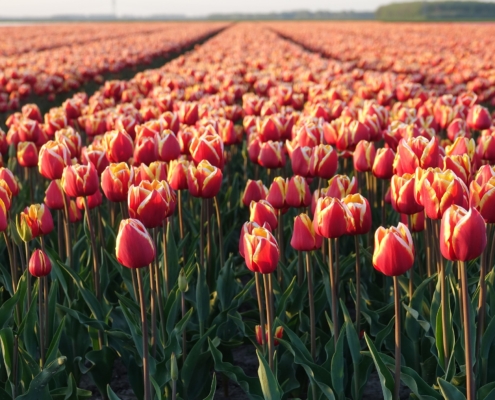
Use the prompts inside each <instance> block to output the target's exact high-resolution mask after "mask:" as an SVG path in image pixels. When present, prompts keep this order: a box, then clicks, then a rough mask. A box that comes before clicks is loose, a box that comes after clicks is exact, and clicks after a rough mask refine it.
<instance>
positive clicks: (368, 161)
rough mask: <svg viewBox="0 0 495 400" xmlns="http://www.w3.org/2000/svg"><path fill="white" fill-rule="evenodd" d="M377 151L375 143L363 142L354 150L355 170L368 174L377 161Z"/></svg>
mask: <svg viewBox="0 0 495 400" xmlns="http://www.w3.org/2000/svg"><path fill="white" fill-rule="evenodd" d="M375 156H376V150H375V145H374V144H373V142H367V141H366V140H361V141H360V142H359V143H358V144H357V146H356V149H355V150H354V153H353V156H352V158H353V162H354V169H355V170H356V171H358V172H368V171H371V169H372V168H373V163H374V161H375Z"/></svg>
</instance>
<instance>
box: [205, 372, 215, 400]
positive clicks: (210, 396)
mask: <svg viewBox="0 0 495 400" xmlns="http://www.w3.org/2000/svg"><path fill="white" fill-rule="evenodd" d="M216 390H217V374H215V373H214V374H213V379H212V380H211V387H210V393H208V396H206V397H205V398H204V399H203V400H213V399H214V398H215V392H216Z"/></svg>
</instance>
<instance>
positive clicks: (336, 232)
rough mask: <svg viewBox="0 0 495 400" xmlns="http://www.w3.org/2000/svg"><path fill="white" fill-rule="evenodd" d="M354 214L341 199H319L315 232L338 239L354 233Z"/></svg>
mask: <svg viewBox="0 0 495 400" xmlns="http://www.w3.org/2000/svg"><path fill="white" fill-rule="evenodd" d="M352 222H353V221H352V214H351V212H350V211H349V209H348V208H347V206H346V205H345V204H343V203H342V202H341V201H340V199H338V198H335V197H324V198H320V199H318V202H317V203H316V209H315V217H314V219H313V227H314V229H315V232H316V233H317V234H318V235H320V236H323V237H325V238H332V239H335V238H338V237H341V236H343V235H346V234H348V233H349V232H351V231H352Z"/></svg>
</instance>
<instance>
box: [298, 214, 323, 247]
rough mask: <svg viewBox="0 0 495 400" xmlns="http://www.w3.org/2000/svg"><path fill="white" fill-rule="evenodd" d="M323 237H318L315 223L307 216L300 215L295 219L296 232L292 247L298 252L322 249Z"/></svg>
mask: <svg viewBox="0 0 495 400" xmlns="http://www.w3.org/2000/svg"><path fill="white" fill-rule="evenodd" d="M321 243H322V237H321V236H320V235H317V234H316V232H315V230H314V227H313V222H311V218H309V217H308V215H307V214H304V213H303V214H300V215H298V216H297V217H295V218H294V231H293V232H292V238H291V240H290V245H291V246H292V248H294V249H295V250H298V251H312V250H316V249H319V248H320V247H321Z"/></svg>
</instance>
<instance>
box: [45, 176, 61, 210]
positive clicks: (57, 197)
mask: <svg viewBox="0 0 495 400" xmlns="http://www.w3.org/2000/svg"><path fill="white" fill-rule="evenodd" d="M64 196H65V193H64V191H63V189H62V185H61V184H60V180H58V179H56V180H53V181H51V182H50V184H49V185H48V188H47V189H46V192H45V199H44V202H45V204H46V206H47V207H48V208H50V209H51V210H63V209H64Z"/></svg>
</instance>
